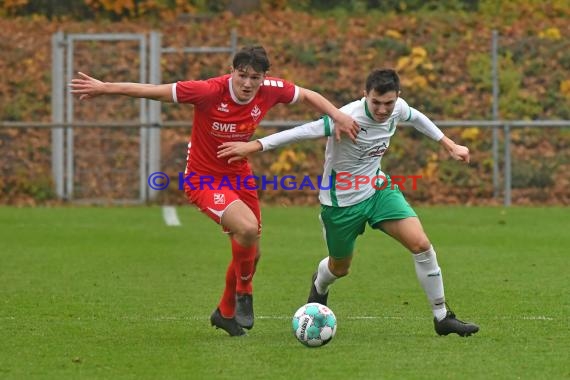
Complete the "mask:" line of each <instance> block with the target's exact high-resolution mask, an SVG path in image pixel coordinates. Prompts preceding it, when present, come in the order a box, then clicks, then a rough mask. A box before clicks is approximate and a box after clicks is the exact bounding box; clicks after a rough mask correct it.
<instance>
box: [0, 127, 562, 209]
mask: <svg viewBox="0 0 570 380" xmlns="http://www.w3.org/2000/svg"><path fill="white" fill-rule="evenodd" d="M304 122H305V121H292V120H273V121H265V122H262V123H261V125H260V126H261V127H263V128H269V129H287V128H291V127H294V126H297V125H300V124H302V123H304ZM435 123H436V124H437V125H438V126H439V127H441V128H442V129H448V128H473V127H476V128H483V129H491V130H492V131H493V135H496V136H497V140H498V141H499V142H500V143H499V144H498V145H497V151H502V157H499V160H497V161H493V166H495V163H497V166H498V167H499V168H498V170H497V173H498V174H499V177H500V178H499V181H498V182H499V183H502V189H499V191H498V198H502V203H503V204H504V205H505V206H510V205H511V203H512V197H511V194H512V187H513V151H512V143H511V140H512V134H513V131H515V130H516V129H520V128H531V129H536V130H542V129H546V128H548V129H550V128H555V129H560V128H568V127H570V120H560V121H522V120H520V121H503V120H496V121H485V120H460V121H457V120H441V121H435ZM403 126H409V125H407V124H405V123H404V124H403ZM0 128H5V129H13V130H23V129H30V128H31V129H38V128H39V129H46V130H50V131H51V133H52V135H53V133H54V131H62V132H63V133H64V134H66V135H68V136H69V135H75V136H81V134H82V133H83V132H84V131H85V130H86V129H97V130H99V131H101V133H104V134H106V133H115V137H116V138H115V139H113V138H110V139H109V141H110V142H111V143H112V141H115V142H117V141H122V142H121V144H123V146H122V147H116V148H113V146H107V147H105V148H104V151H100V152H99V156H100V158H101V161H100V162H91V161H90V162H88V164H87V165H86V166H85V167H83V168H82V169H84V170H85V171H86V173H87V175H86V176H85V175H82V174H81V170H79V169H78V168H77V166H75V171H74V172H68V171H65V172H64V171H63V170H62V169H61V168H62V167H63V165H61V164H58V163H56V162H53V161H52V166H55V165H56V164H57V165H59V166H57V167H56V169H58V168H59V169H58V170H60V171H58V170H54V172H53V173H54V175H53V182H54V184H55V188H56V189H61V188H62V187H64V183H63V182H64V181H70V182H73V187H71V188H70V189H71V190H72V191H74V193H65V194H66V195H67V197H64V199H67V200H75V201H84V202H90V203H93V202H97V200H98V199H105V200H106V202H108V200H109V198H112V199H113V202H115V203H143V202H146V201H148V200H152V199H153V198H151V197H150V196H146V197H144V196H140V195H141V194H149V193H150V194H152V193H154V194H155V195H156V194H157V193H156V192H152V191H149V189H148V186H147V178H148V175H149V174H150V173H153V172H154V171H160V170H164V169H161V166H160V165H159V166H157V167H156V168H153V169H149V170H148V171H142V170H138V176H135V175H134V173H137V170H136V168H134V167H133V165H132V163H133V162H136V161H137V160H138V161H139V165H143V164H144V162H145V161H146V159H145V158H144V157H142V155H140V156H139V157H138V158H136V159H134V160H132V159H131V160H130V165H127V166H123V167H121V165H120V163H118V161H120V159H117V157H113V155H115V154H116V153H117V152H118V151H120V150H121V149H123V148H124V149H128V147H130V148H131V149H132V148H136V147H138V148H140V145H141V144H143V142H144V140H143V138H142V136H148V135H150V134H151V133H150V132H151V131H154V132H155V133H156V134H157V135H159V136H160V134H158V133H157V132H159V131H158V130H159V129H160V130H163V131H164V130H167V129H168V130H175V131H176V134H177V135H178V136H180V135H181V133H180V132H182V135H183V136H184V135H186V134H187V132H189V129H191V123H189V122H164V123H160V124H158V125H157V124H151V123H141V122H101V123H80V122H75V123H72V124H67V123H57V124H56V123H26V122H0ZM126 131H131V133H130V136H131V139H128V138H127V139H126V138H125V136H128V133H127V132H126ZM117 133H119V134H118V135H117ZM109 136H112V135H109ZM178 139H179V140H180V141H179V142H178V148H179V149H177V152H176V153H175V156H177V159H178V162H174V163H173V162H172V161H173V159H172V158H168V157H164V156H163V157H159V159H158V160H159V161H162V162H163V166H172V165H174V166H176V167H178V168H179V171H182V170H183V168H184V166H183V165H184V163H183V162H182V161H181V160H182V158H183V157H184V155H185V146H186V143H187V139H186V136H184V137H181V138H178ZM80 141H81V140H78V141H76V142H75V143H76V144H77V143H79V144H81V142H80ZM162 143H164V141H163V142H162ZM159 144H161V142H160V141H159ZM90 145H91V146H93V142H92V141H91V142H90ZM125 146H126V147H127V148H125ZM493 148H494V146H493ZM567 148H568V147H566V148H565V149H563V150H562V152H561V154H562V155H563V156H564V157H566V158H565V160H569V159H570V151H568V149H567ZM84 150H85V148H84ZM167 150H168V149H167ZM77 151H79V152H81V149H76V157H75V159H76V160H78V161H83V159H82V158H81V156H78V155H77ZM52 153H53V152H52ZM164 154H166V152H165V153H164ZM52 156H55V157H61V156H62V154H61V152H60V154H56V155H53V154H52ZM65 157H68V158H67V159H69V157H70V155H69V154H65ZM125 161H128V160H125ZM102 165H108V166H109V167H113V168H114V171H115V173H117V177H116V178H108V177H107V178H105V177H104V178H101V177H98V175H97V173H98V172H101V171H102V168H101V166H102ZM531 174H532V173H528V175H531ZM83 187H85V189H83ZM59 195H60V194H58V196H59ZM496 198H497V197H496Z"/></svg>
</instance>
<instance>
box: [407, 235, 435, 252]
mask: <svg viewBox="0 0 570 380" xmlns="http://www.w3.org/2000/svg"><path fill="white" fill-rule="evenodd" d="M430 247H431V242H430V241H429V239H428V238H427V236H425V235H424V236H421V237H418V238H417V239H414V241H413V242H412V243H411V244H410V246H409V247H408V248H409V249H410V251H412V252H413V253H422V252H425V251H427V250H428V249H430Z"/></svg>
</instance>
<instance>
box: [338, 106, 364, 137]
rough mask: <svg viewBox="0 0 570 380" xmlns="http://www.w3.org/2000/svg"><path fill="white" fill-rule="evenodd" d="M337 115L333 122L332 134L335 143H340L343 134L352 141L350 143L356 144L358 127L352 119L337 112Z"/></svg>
mask: <svg viewBox="0 0 570 380" xmlns="http://www.w3.org/2000/svg"><path fill="white" fill-rule="evenodd" d="M339 114H340V116H339V117H338V118H337V119H335V121H334V134H335V138H336V141H340V138H341V135H342V134H343V133H344V134H345V135H347V136H348V138H350V139H351V140H352V142H356V136H357V135H358V132H359V131H360V127H359V126H358V124H357V123H356V121H354V119H352V117H350V116H348V115H347V114H345V113H342V112H339Z"/></svg>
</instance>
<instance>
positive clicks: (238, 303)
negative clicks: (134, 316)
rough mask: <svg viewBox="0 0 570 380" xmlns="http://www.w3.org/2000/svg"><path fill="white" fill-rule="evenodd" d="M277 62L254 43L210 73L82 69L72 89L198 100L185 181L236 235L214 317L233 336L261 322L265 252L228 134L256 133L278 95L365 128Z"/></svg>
mask: <svg viewBox="0 0 570 380" xmlns="http://www.w3.org/2000/svg"><path fill="white" fill-rule="evenodd" d="M269 66H270V63H269V59H268V57H267V54H266V51H265V49H264V48H263V47H261V46H250V47H245V48H243V49H242V50H240V51H239V52H238V53H236V55H235V56H234V57H233V61H232V68H231V73H230V74H226V75H222V76H219V77H215V78H211V79H208V80H191V81H179V82H176V83H169V84H160V85H154V84H143V83H120V82H102V81H100V80H98V79H95V78H93V77H90V76H88V75H86V74H84V73H81V72H80V73H79V77H78V78H75V79H72V81H71V83H70V87H71V92H72V93H74V94H77V95H79V99H80V100H84V99H90V98H93V97H96V96H99V95H125V96H130V97H134V98H147V99H153V100H158V101H161V102H175V103H190V104H193V105H194V124H193V129H192V134H191V139H190V143H189V144H188V159H187V165H186V172H185V178H184V189H185V192H186V195H187V197H188V200H189V201H190V203H192V204H194V205H196V206H197V207H198V208H199V209H200V210H201V211H202V212H204V213H205V214H206V215H207V216H208V217H209V218H210V219H212V220H214V221H215V222H216V223H218V224H220V225H221V226H222V227H223V229H224V231H226V232H228V234H229V236H230V240H231V247H232V260H231V261H230V264H229V266H228V268H227V271H226V286H225V289H224V292H223V294H222V298H221V300H220V303H219V304H218V307H217V308H216V309H215V310H214V312H213V313H212V315H211V317H210V322H211V324H212V325H213V326H215V327H217V328H221V329H223V330H225V331H226V332H227V333H228V334H229V335H230V336H240V335H244V334H245V331H244V328H246V329H251V328H252V327H253V322H254V313H253V288H252V279H253V275H254V273H255V268H256V265H257V261H258V260H259V257H260V254H259V237H260V233H261V213H260V208H259V201H258V196H257V190H256V184H255V182H254V179H253V176H252V171H251V168H250V165H249V163H248V162H247V160H241V161H238V162H232V163H228V162H227V161H226V160H225V159H221V158H218V157H217V150H218V146H220V145H221V144H222V143H224V142H228V141H249V140H250V138H251V136H252V135H253V133H254V131H255V129H256V128H257V126H258V124H259V123H260V122H261V120H262V119H263V117H264V116H265V114H266V113H267V111H269V109H271V107H273V106H274V105H276V104H278V103H285V104H292V103H295V102H304V103H307V104H309V105H310V106H311V107H312V108H314V109H315V110H317V111H318V112H320V113H323V114H327V115H328V116H329V117H331V118H332V119H333V120H334V121H335V132H336V138H337V139H340V138H341V133H344V134H346V135H347V136H348V137H349V138H350V139H352V140H353V141H354V140H355V139H356V135H357V133H358V125H357V124H356V123H355V121H354V120H353V119H352V118H351V117H350V116H348V115H346V114H344V113H342V112H341V111H339V110H338V109H337V108H336V107H335V106H334V105H333V104H332V103H330V102H329V101H328V100H327V99H325V98H324V97H323V96H322V95H320V94H318V93H316V92H314V91H312V90H309V89H306V88H302V87H299V86H296V85H295V84H293V83H291V82H289V81H286V80H284V79H281V78H274V77H269V76H267V72H268V70H269ZM248 176H249V177H248ZM244 181H245V182H244Z"/></svg>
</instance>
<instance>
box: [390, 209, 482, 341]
mask: <svg viewBox="0 0 570 380" xmlns="http://www.w3.org/2000/svg"><path fill="white" fill-rule="evenodd" d="M380 226H381V228H382V229H383V230H384V231H385V232H386V233H387V234H388V235H390V236H392V237H393V238H394V239H396V240H398V241H399V242H400V243H401V244H402V245H403V246H404V247H406V248H407V249H408V250H409V251H410V252H412V257H413V259H414V265H415V269H416V276H417V278H418V280H419V282H420V284H421V286H422V288H423V290H424V292H425V294H426V296H427V298H428V300H429V302H430V304H431V308H432V311H433V315H434V328H435V331H436V333H437V334H439V335H448V334H450V333H455V334H458V335H460V336H469V335H471V334H475V333H476V332H477V331H479V326H477V325H475V324H473V323H468V322H463V321H460V320H459V319H457V318H456V317H455V314H454V313H453V312H452V311H451V310H448V308H447V304H446V302H445V295H444V289H443V279H442V275H441V269H440V267H439V264H438V262H437V256H436V253H435V250H434V249H433V246H432V245H431V243H430V241H429V239H428V237H427V236H426V234H425V232H424V230H423V227H422V225H421V222H420V220H419V219H418V218H416V217H410V218H405V219H398V220H388V221H384V222H382V223H381V225H380Z"/></svg>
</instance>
